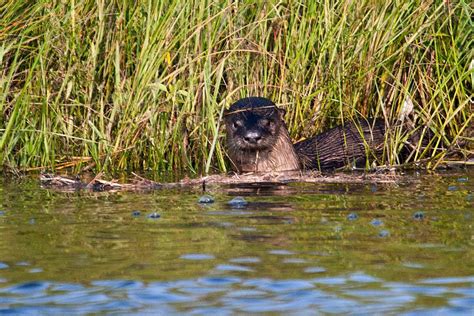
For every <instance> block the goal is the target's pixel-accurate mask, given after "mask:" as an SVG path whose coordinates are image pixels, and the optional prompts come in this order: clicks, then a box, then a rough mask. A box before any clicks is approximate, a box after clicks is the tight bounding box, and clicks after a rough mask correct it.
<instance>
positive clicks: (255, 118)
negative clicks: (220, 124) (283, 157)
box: [224, 97, 285, 151]
mask: <svg viewBox="0 0 474 316" xmlns="http://www.w3.org/2000/svg"><path fill="white" fill-rule="evenodd" d="M284 114H285V110H282V109H279V108H277V106H276V105H275V104H274V103H273V102H272V101H270V100H268V99H265V98H259V97H250V98H244V99H240V100H239V101H237V102H235V103H234V104H232V106H231V107H230V108H229V109H228V110H226V111H225V113H224V117H225V126H226V130H227V139H228V143H229V147H234V148H235V149H237V150H244V151H257V150H269V149H271V148H272V147H273V146H274V145H275V144H276V142H277V140H278V135H279V132H280V127H281V126H282V125H283V124H284V123H283V115H284Z"/></svg>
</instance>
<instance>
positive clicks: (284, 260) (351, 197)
mask: <svg viewBox="0 0 474 316" xmlns="http://www.w3.org/2000/svg"><path fill="white" fill-rule="evenodd" d="M204 194H206V195H210V196H212V198H213V199H214V203H207V204H204V203H199V202H198V201H199V199H200V198H201V197H202V196H203V195H204ZM237 196H241V197H243V198H237ZM229 202H230V203H229ZM473 224H474V169H471V170H459V171H450V172H438V173H436V174H431V175H428V174H422V175H420V174H410V175H406V176H403V177H402V178H401V179H400V180H398V181H397V182H396V183H393V184H288V185H285V186H271V185H266V186H264V187H253V186H248V187H245V186H239V187H236V186H224V187H212V188H209V191H208V192H205V193H203V192H201V191H199V190H198V189H193V190H191V189H172V190H171V189H166V190H156V191H153V192H115V193H110V192H108V193H107V192H100V193H93V192H85V191H78V192H69V193H63V192H57V191H54V190H47V189H44V188H41V187H40V185H39V183H38V181H37V180H36V179H22V180H7V179H1V181H0V236H1V238H0V313H2V314H4V313H5V314H9V313H11V314H22V315H25V314H26V315H28V314H32V315H37V314H114V315H122V314H123V315H128V314H147V313H150V314H151V313H160V314H205V315H209V314H212V313H215V314H217V315H226V314H247V313H265V314H298V315H299V314H301V315H315V314H316V315H318V314H332V313H334V314H359V315H361V314H386V313H387V314H405V315H410V314H416V315H420V314H421V315H423V314H426V315H432V314H433V313H438V314H460V315H464V314H465V315H472V314H473V312H474V247H473V246H474V229H473Z"/></svg>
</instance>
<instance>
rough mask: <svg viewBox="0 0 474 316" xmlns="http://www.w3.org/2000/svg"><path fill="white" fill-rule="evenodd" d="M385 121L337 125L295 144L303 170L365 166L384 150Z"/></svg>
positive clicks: (377, 120)
mask: <svg viewBox="0 0 474 316" xmlns="http://www.w3.org/2000/svg"><path fill="white" fill-rule="evenodd" d="M384 141H385V123H384V121H383V120H382V119H376V120H374V121H373V122H367V121H361V122H359V124H356V123H352V122H351V123H348V124H346V125H345V126H337V127H334V128H332V129H330V130H328V131H326V132H324V133H321V134H319V135H317V136H314V137H312V138H309V139H306V140H304V141H301V142H298V143H296V144H295V145H294V147H295V150H296V153H297V155H298V157H299V158H300V161H301V165H302V168H303V169H332V168H340V167H343V166H346V165H358V166H360V165H362V164H363V163H365V162H366V161H367V159H368V158H370V157H376V155H377V154H380V152H381V151H382V150H383V145H384Z"/></svg>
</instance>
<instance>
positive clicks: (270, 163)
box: [224, 97, 385, 172]
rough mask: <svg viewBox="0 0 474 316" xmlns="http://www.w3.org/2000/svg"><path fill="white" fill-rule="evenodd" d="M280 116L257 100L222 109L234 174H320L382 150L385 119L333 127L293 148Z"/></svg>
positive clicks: (265, 101) (272, 106)
mask: <svg viewBox="0 0 474 316" xmlns="http://www.w3.org/2000/svg"><path fill="white" fill-rule="evenodd" d="M284 114H285V110H283V109H280V108H278V107H277V106H276V105H275V104H274V103H273V102H272V101H270V100H269V99H266V98H260V97H249V98H244V99H240V100H239V101H237V102H236V103H234V104H232V106H231V107H230V108H229V110H226V111H225V113H224V120H225V126H226V130H227V148H228V155H229V158H230V160H231V162H232V164H233V167H234V168H235V169H236V170H237V171H238V172H272V171H277V172H281V171H291V170H301V169H319V170H321V169H334V168H339V167H343V166H345V165H348V164H358V165H360V164H363V163H364V162H365V161H366V159H367V158H368V155H369V153H378V152H379V151H380V150H381V149H382V148H383V143H384V139H385V136H384V135H385V124H384V121H383V120H380V119H376V120H374V121H373V122H371V123H369V122H367V121H361V122H359V124H355V123H348V124H346V125H345V126H337V127H334V128H332V129H330V130H328V131H326V132H324V133H322V134H319V135H317V136H315V137H312V138H309V139H306V140H304V141H301V142H298V143H296V144H294V145H293V143H292V142H291V139H290V137H289V135H288V129H287V127H286V124H285V122H284V119H283V116H284ZM361 135H363V137H362V136H361Z"/></svg>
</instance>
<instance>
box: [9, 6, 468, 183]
mask: <svg viewBox="0 0 474 316" xmlns="http://www.w3.org/2000/svg"><path fill="white" fill-rule="evenodd" d="M2 3H3V4H0V65H1V68H0V75H1V79H0V110H1V116H0V161H1V163H2V164H3V165H4V166H6V167H8V168H13V169H20V170H35V169H56V170H57V169H62V168H72V169H73V170H75V171H79V170H85V169H93V170H94V171H102V170H105V171H119V170H129V171H130V170H155V171H158V172H183V171H184V172H187V173H190V174H195V173H203V172H204V173H205V172H218V171H225V170H226V157H225V148H224V146H223V141H222V140H223V138H222V137H223V132H222V128H220V120H219V119H220V116H221V115H222V110H223V109H224V107H226V106H228V104H229V103H231V102H233V101H235V100H237V99H238V98H240V97H243V96H249V95H260V96H267V97H269V98H272V99H273V100H274V101H275V102H277V103H278V104H279V105H281V106H283V107H286V108H287V122H288V125H289V129H290V133H291V135H292V137H293V138H294V139H295V140H297V139H301V138H303V137H309V136H311V135H313V134H315V133H318V132H321V131H323V130H324V129H326V128H328V127H330V126H332V125H335V124H338V123H341V122H344V121H346V120H349V119H350V118H351V117H353V116H355V115H363V116H381V117H385V119H386V121H387V122H388V123H389V124H395V122H396V119H397V118H398V117H399V116H400V112H401V111H402V108H403V104H406V103H407V102H408V103H413V105H414V110H415V113H416V115H415V121H416V122H415V123H416V124H415V125H416V126H418V127H419V128H423V127H425V126H428V127H429V129H430V130H431V131H432V132H434V135H435V136H434V137H433V138H432V140H431V141H430V147H431V149H436V148H441V147H443V148H449V149H450V151H449V152H452V151H455V150H458V151H459V152H460V153H461V155H472V145H469V143H471V144H472V140H473V139H472V132H470V131H471V129H472V125H474V119H473V99H472V94H473V91H472V86H473V78H474V73H473V70H472V67H473V63H472V60H473V59H474V56H473V50H472V47H473V46H472V44H473V24H472V20H471V16H472V9H471V7H470V2H469V1H421V0H409V1H406V0H395V1H374V0H361V1H353V0H340V1H335V0H332V1H330V0H320V1H300V2H298V1H276V0H271V1H231V0H219V1H209V0H206V1H197V0H191V1H184V0H174V1H156V0H148V1H145V0H143V1H117V0H107V1H105V0H95V1H92V0H71V1H45V0H39V1H18V0H6V1H5V0H4V1H3V2H2ZM470 63H471V69H470V68H469V65H470ZM393 131H394V132H392V133H391V134H389V135H387V143H386V153H385V154H384V157H383V158H382V160H381V161H379V163H381V164H385V163H390V164H397V163H399V161H398V160H397V159H398V158H397V157H398V155H397V154H398V153H399V151H400V150H401V147H402V145H403V142H404V141H405V140H406V139H407V137H408V136H407V132H406V131H405V130H402V129H401V128H398V129H397V128H394V129H393ZM420 143H421V142H420ZM466 144H467V145H466ZM470 146H471V148H469V147H470ZM446 153H447V151H437V150H431V151H420V152H419V153H418V154H416V155H413V156H412V157H411V158H410V160H411V161H424V162H425V164H426V165H427V166H428V167H435V166H436V165H437V164H439V163H440V162H442V161H443V160H444V159H445V158H446Z"/></svg>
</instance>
